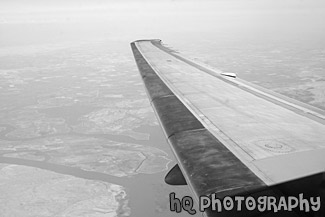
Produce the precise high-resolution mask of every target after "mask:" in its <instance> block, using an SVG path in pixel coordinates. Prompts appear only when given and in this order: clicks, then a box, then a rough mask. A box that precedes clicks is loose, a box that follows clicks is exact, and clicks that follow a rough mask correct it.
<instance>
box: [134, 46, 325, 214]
mask: <svg viewBox="0 0 325 217" xmlns="http://www.w3.org/2000/svg"><path fill="white" fill-rule="evenodd" d="M131 48H132V51H133V54H134V57H135V60H136V63H137V66H138V69H139V71H140V74H141V76H142V79H143V82H144V84H145V87H146V90H147V94H148V97H149V98H150V102H151V105H152V107H153V108H154V110H155V112H156V115H157V117H158V119H159V121H160V124H161V126H162V128H163V130H164V132H165V135H166V138H167V140H168V142H169V144H170V145H171V148H172V150H173V152H174V154H175V157H176V159H177V161H178V165H179V168H180V169H181V172H182V174H183V175H184V177H185V179H186V182H187V184H188V185H189V187H190V189H191V190H192V192H193V194H194V197H195V198H196V199H197V201H199V198H200V196H202V195H211V194H213V193H216V194H217V195H218V196H219V197H220V198H224V197H225V196H235V195H255V196H256V195H261V194H270V195H274V194H276V195H291V194H294V195H298V194H299V192H303V193H305V195H314V194H313V193H316V194H319V192H321V190H320V188H319V186H321V185H322V182H323V181H324V179H323V178H322V174H323V172H324V169H325V112H324V111H323V110H321V109H317V108H314V107H312V106H309V105H306V104H304V103H301V102H298V101H296V100H293V99H290V98H287V97H285V96H282V95H280V94H277V93H274V92H272V91H269V90H266V89H264V88H262V87H259V86H257V85H253V84H250V83H249V82H247V81H244V80H242V79H240V78H238V77H236V75H235V74H234V73H223V72H221V71H218V70H216V69H213V68H211V67H209V66H206V65H204V64H201V63H198V62H196V61H193V60H190V59H187V58H185V57H183V56H182V55H180V54H179V53H177V52H174V51H173V50H171V49H169V48H167V47H165V46H164V45H162V44H161V40H139V41H135V42H132V43H131ZM297 180H298V181H297ZM310 192H312V193H310ZM206 213H207V215H208V216H214V214H213V213H212V214H211V213H210V211H207V212H206ZM249 213H253V214H252V215H249ZM249 213H248V214H247V213H245V214H242V215H240V214H237V213H236V215H233V213H232V214H231V216H261V215H262V214H261V213H258V214H257V213H256V212H255V213H254V212H249ZM304 214H305V213H304V212H298V215H296V214H294V212H290V213H289V214H288V213H286V214H285V216H304ZM218 216H219V215H218ZM263 216H264V215H263ZM265 216H270V215H269V214H266V215H265ZM276 216H279V213H277V215H276Z"/></svg>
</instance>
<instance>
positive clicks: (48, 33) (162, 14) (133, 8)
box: [0, 0, 325, 46]
mask: <svg viewBox="0 0 325 217" xmlns="http://www.w3.org/2000/svg"><path fill="white" fill-rule="evenodd" d="M324 20H325V1H323V0H313V1H310V0H232V1H228V0H227V1H225V0H219V1H208V0H206V1H198V0H197V1H194V0H192V1H186V0H181V1H179V0H177V1H170V0H164V1H158V0H156V1H152V0H150V1H145V0H135V1H134V0H133V1H131V0H122V1H116V0H96V1H90V0H83V1H80V0H78V1H77V0H70V1H63V0H60V1H57V0H55V1H49V0H47V1H45V0H42V1H41V0H32V1H27V0H2V1H1V2H0V32H1V36H0V41H1V46H8V45H9V44H13V43H15V42H14V41H13V40H16V42H18V41H19V39H23V41H24V43H25V42H26V43H27V42H28V40H29V39H31V41H33V40H34V41H35V39H36V38H39V40H38V41H39V42H41V41H46V40H48V39H51V38H57V39H55V40H71V39H72V38H74V39H75V40H84V39H85V38H88V39H93V38H118V39H125V40H135V39H139V38H172V37H182V36H183V37H185V36H186V37H188V36H190V35H191V34H192V33H193V34H197V33H202V36H203V35H206V36H210V37H212V36H218V35H220V34H228V35H229V36H231V35H241V36H242V37H256V38H257V39H259V38H265V37H271V36H272V37H282V36H283V38H288V37H289V38H290V36H295V37H296V36H297V35H301V37H306V35H307V38H308V37H309V38H310V35H313V37H314V36H316V37H320V38H321V37H323V36H324V35H325V34H324V32H325V27H324V25H323V21H324ZM8 24H15V25H11V26H9V25H8ZM19 25H20V26H19ZM281 35H282V36H281ZM22 36H24V38H21V37H22Z"/></svg>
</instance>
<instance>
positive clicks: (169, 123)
mask: <svg viewBox="0 0 325 217" xmlns="http://www.w3.org/2000/svg"><path fill="white" fill-rule="evenodd" d="M152 104H153V106H154V107H155V109H156V111H157V114H158V116H159V120H160V122H161V124H162V125H163V127H164V130H165V133H166V135H167V138H169V137H170V136H171V135H173V134H175V133H179V132H184V131H188V130H198V129H203V128H204V127H203V125H202V124H201V122H200V121H198V120H197V119H196V117H195V116H194V115H193V114H192V113H191V112H190V111H189V110H188V109H187V108H186V106H184V104H183V103H182V102H181V101H179V99H178V98H177V97H176V96H168V97H162V98H157V99H154V100H153V102H152Z"/></svg>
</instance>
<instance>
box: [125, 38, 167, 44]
mask: <svg viewBox="0 0 325 217" xmlns="http://www.w3.org/2000/svg"><path fill="white" fill-rule="evenodd" d="M142 41H151V42H159V43H161V41H162V40H161V39H158V38H156V39H139V40H135V41H132V42H131V43H130V44H134V43H136V42H142Z"/></svg>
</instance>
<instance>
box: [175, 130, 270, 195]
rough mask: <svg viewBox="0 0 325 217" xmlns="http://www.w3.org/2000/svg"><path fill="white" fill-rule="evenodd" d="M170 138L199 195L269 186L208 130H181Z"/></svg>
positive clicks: (243, 190) (241, 191) (229, 192)
mask: <svg viewBox="0 0 325 217" xmlns="http://www.w3.org/2000/svg"><path fill="white" fill-rule="evenodd" d="M169 141H170V143H171V144H172V146H173V149H174V151H175V153H176V155H177V157H178V160H179V161H180V164H181V165H182V167H183V169H184V170H185V171H186V173H187V174H186V175H185V176H187V177H188V179H189V180H190V182H191V184H192V187H193V188H194V191H195V192H197V193H198V195H209V194H211V193H213V192H224V193H225V194H227V195H234V194H233V193H235V192H236V193H243V192H247V191H251V190H253V189H257V188H260V187H262V186H265V184H264V183H263V182H262V181H261V180H260V179H259V178H258V177H257V176H256V175H255V174H254V173H252V172H251V171H250V170H249V169H248V168H247V167H246V166H245V165H244V164H243V163H242V162H241V161H240V160H239V159H238V158H237V157H236V156H234V154H233V153H232V152H230V151H229V150H228V149H227V148H226V147H225V146H224V145H223V144H222V143H221V142H220V141H219V140H217V139H216V138H215V137H214V136H213V135H212V134H211V133H210V132H209V131H208V130H206V129H202V130H197V131H186V132H181V133H177V134H175V135H173V136H172V137H170V138H169ZM198 153H199V154H198ZM225 190H227V191H225ZM219 196H221V197H222V196H226V195H223V193H220V194H219Z"/></svg>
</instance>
